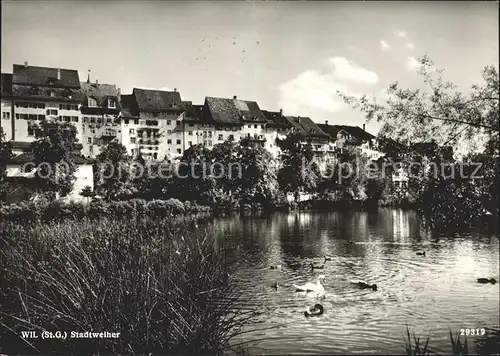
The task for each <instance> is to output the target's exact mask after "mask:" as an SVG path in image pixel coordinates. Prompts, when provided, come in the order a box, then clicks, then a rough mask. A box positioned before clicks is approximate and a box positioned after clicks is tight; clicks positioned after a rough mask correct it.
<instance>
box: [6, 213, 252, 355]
mask: <svg viewBox="0 0 500 356" xmlns="http://www.w3.org/2000/svg"><path fill="white" fill-rule="evenodd" d="M194 230H195V229H193V228H192V227H190V226H189V225H188V223H175V224H174V223H172V222H168V221H155V222H153V221H147V220H129V219H123V220H111V219H108V218H101V219H97V220H95V219H93V220H91V219H86V218H83V219H81V220H79V221H74V220H73V221H71V220H66V221H63V222H48V223H39V222H33V223H31V224H24V225H22V224H15V223H4V224H3V225H2V227H1V238H0V272H1V273H0V284H1V285H2V289H1V291H0V339H1V340H2V342H1V346H0V351H1V352H3V353H10V354H14V353H15V354H35V353H43V354H77V355H80V354H82V355H83V354H85V355H88V354H117V353H162V354H165V353H169V354H171V353H184V354H186V353H189V354H192V353H196V354H220V353H222V352H224V350H225V349H227V348H228V346H229V344H230V340H231V339H233V338H234V337H235V336H237V335H240V334H241V332H242V328H243V326H244V325H246V323H247V322H249V321H251V320H252V319H253V318H254V317H255V316H256V312H255V311H253V310H250V311H249V310H248V309H243V308H242V306H243V305H244V304H245V301H244V300H243V299H242V296H241V295H240V293H238V292H237V290H236V288H235V285H234V284H233V282H232V279H231V278H230V276H231V275H232V274H233V273H234V270H235V268H236V265H235V263H233V262H232V261H229V260H228V255H229V254H228V253H227V251H228V248H227V247H225V246H220V245H218V244H219V243H218V242H217V241H214V238H213V236H210V235H209V234H206V233H202V234H199V235H198V236H195V234H194V233H192V231H194ZM27 330H34V331H37V332H38V334H39V335H40V333H41V332H42V331H44V330H47V331H57V330H60V331H66V332H68V333H69V332H71V331H77V332H85V331H92V332H98V331H108V332H120V337H119V338H110V339H70V338H69V334H68V339H66V340H60V339H50V340H47V339H46V340H42V338H40V337H39V338H38V339H28V338H26V339H25V338H23V337H22V336H21V331H27Z"/></svg>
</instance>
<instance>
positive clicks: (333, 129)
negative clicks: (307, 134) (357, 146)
mask: <svg viewBox="0 0 500 356" xmlns="http://www.w3.org/2000/svg"><path fill="white" fill-rule="evenodd" d="M318 126H319V127H320V128H321V130H323V131H324V132H326V133H328V134H329V135H330V136H331V137H332V138H333V139H336V138H337V134H338V133H339V131H341V130H343V131H345V132H347V133H348V134H349V135H351V136H352V137H353V138H354V139H355V140H357V141H359V142H362V141H367V140H372V139H374V138H375V136H373V135H372V134H370V133H368V132H366V131H365V130H363V129H362V128H361V127H359V126H348V125H327V124H318Z"/></svg>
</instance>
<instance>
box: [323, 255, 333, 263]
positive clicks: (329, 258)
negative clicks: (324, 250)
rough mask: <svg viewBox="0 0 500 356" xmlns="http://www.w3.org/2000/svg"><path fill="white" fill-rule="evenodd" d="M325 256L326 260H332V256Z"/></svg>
mask: <svg viewBox="0 0 500 356" xmlns="http://www.w3.org/2000/svg"><path fill="white" fill-rule="evenodd" d="M323 257H324V258H325V262H326V261H331V260H332V258H331V257H328V256H323Z"/></svg>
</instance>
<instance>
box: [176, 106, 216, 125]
mask: <svg viewBox="0 0 500 356" xmlns="http://www.w3.org/2000/svg"><path fill="white" fill-rule="evenodd" d="M182 104H183V106H184V109H185V110H186V111H185V116H184V120H185V121H187V122H198V123H204V122H206V121H208V120H207V118H206V115H204V112H203V105H193V103H192V102H191V101H184V102H183V103H182ZM207 123H210V122H207Z"/></svg>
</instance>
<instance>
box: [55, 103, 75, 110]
mask: <svg viewBox="0 0 500 356" xmlns="http://www.w3.org/2000/svg"><path fill="white" fill-rule="evenodd" d="M59 110H78V105H77V104H59Z"/></svg>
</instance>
